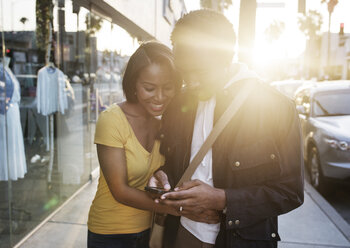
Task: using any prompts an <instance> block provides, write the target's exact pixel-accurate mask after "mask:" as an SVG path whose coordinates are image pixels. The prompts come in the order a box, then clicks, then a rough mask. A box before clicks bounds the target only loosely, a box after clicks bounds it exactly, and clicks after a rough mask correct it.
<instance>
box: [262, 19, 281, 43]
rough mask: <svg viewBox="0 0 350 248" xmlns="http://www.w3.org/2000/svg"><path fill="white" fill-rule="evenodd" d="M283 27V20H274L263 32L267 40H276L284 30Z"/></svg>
mask: <svg viewBox="0 0 350 248" xmlns="http://www.w3.org/2000/svg"><path fill="white" fill-rule="evenodd" d="M284 28H285V24H284V22H281V21H276V20H274V21H273V22H272V23H271V24H270V26H268V28H266V30H265V32H264V33H265V36H266V38H267V40H268V41H269V42H273V41H276V40H278V39H279V38H280V37H281V35H282V33H283V32H284Z"/></svg>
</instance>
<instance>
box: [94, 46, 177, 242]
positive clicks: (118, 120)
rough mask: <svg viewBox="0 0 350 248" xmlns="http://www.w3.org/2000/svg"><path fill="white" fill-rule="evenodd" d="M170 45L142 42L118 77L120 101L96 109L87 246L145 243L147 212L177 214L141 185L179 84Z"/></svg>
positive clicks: (154, 164)
mask: <svg viewBox="0 0 350 248" xmlns="http://www.w3.org/2000/svg"><path fill="white" fill-rule="evenodd" d="M180 85H181V80H180V77H179V76H178V74H177V72H176V70H175V66H174V62H173V55H172V52H171V50H170V49H169V48H168V47H166V46H165V45H162V44H160V43H158V42H154V41H152V42H147V43H144V44H142V45H141V46H140V47H139V48H138V49H137V50H136V52H135V53H134V54H133V55H132V56H131V58H130V60H129V62H128V65H127V67H126V70H125V73H124V78H123V91H124V94H125V96H126V101H125V102H122V103H120V104H119V105H116V104H114V105H112V106H111V107H109V108H108V109H107V110H106V111H104V112H102V113H101V115H100V117H99V119H98V122H97V125H96V133H95V144H97V153H98V158H99V162H100V168H101V172H102V173H100V175H101V176H100V179H99V184H98V188H97V192H96V196H95V199H94V201H93V203H92V205H91V208H90V212H89V220H88V229H89V232H88V247H107V246H108V247H109V244H112V243H113V247H116V246H118V247H119V246H120V247H148V240H149V228H150V224H151V212H150V211H157V212H161V213H169V214H173V215H177V211H176V210H175V209H173V208H172V207H167V206H162V205H160V204H156V203H154V201H153V200H152V198H151V197H150V196H149V195H148V193H146V192H144V188H145V186H146V185H147V182H148V180H149V178H150V177H151V175H152V174H153V173H154V172H155V171H156V170H157V169H158V168H159V167H160V166H161V165H162V164H163V162H164V159H163V157H162V156H161V155H160V153H159V146H160V142H159V140H157V139H156V136H157V132H158V129H159V120H158V119H157V118H156V117H157V116H159V115H162V114H163V112H164V111H165V109H166V107H167V105H168V104H169V102H170V101H171V99H172V98H173V97H174V95H175V94H176V91H177V90H178V89H179V88H180Z"/></svg>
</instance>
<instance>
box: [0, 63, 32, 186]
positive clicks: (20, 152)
mask: <svg viewBox="0 0 350 248" xmlns="http://www.w3.org/2000/svg"><path fill="white" fill-rule="evenodd" d="M10 61H11V59H10V58H9V57H5V58H4V60H3V61H1V64H0V66H1V67H3V65H5V68H4V69H5V71H6V72H7V74H8V75H9V77H10V80H11V81H12V83H13V86H14V90H13V95H12V98H11V100H10V104H9V108H8V110H7V112H6V114H5V115H0V154H1V155H0V181H1V180H2V181H3V180H8V179H10V180H17V179H18V178H23V177H24V175H25V174H26V172H27V164H26V158H25V152H24V142H23V133H22V127H21V121H20V112H19V102H20V99H21V96H20V84H19V82H18V80H17V79H16V77H15V76H14V75H13V73H12V71H11V69H10V68H9V67H8V66H9V64H10ZM5 127H6V128H5Z"/></svg>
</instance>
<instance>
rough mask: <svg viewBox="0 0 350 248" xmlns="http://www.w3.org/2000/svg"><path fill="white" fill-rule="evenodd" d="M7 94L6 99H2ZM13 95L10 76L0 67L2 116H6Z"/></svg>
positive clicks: (0, 109)
mask: <svg viewBox="0 0 350 248" xmlns="http://www.w3.org/2000/svg"><path fill="white" fill-rule="evenodd" d="M4 94H5V97H2V96H3V95H4ZM12 95H13V83H12V80H11V78H10V75H9V74H8V72H7V71H6V70H4V67H3V65H1V66H0V114H2V115H3V114H5V113H6V112H7V109H8V108H9V104H10V101H11V98H12Z"/></svg>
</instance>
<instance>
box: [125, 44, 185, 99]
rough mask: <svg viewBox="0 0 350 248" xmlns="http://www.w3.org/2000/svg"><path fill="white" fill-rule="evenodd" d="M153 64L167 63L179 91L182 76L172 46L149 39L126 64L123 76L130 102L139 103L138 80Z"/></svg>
mask: <svg viewBox="0 0 350 248" xmlns="http://www.w3.org/2000/svg"><path fill="white" fill-rule="evenodd" d="M151 64H159V65H165V66H167V67H168V68H169V70H170V72H171V77H173V82H174V84H175V89H176V91H178V90H179V89H180V87H181V82H182V80H181V78H180V76H179V73H178V72H177V70H176V68H175V64H174V56H173V53H172V51H171V50H170V48H168V47H167V46H165V45H163V44H161V43H159V42H157V41H148V42H144V43H142V44H141V45H140V47H139V48H138V49H137V50H136V51H135V52H134V54H133V55H131V57H130V59H129V62H128V64H127V66H126V69H125V72H124V76H123V83H122V84H123V91H124V94H125V97H126V100H127V101H128V102H132V103H137V101H138V100H137V97H136V95H135V92H136V82H137V79H138V77H139V76H140V73H141V71H142V70H143V69H144V68H146V67H147V66H149V65H151Z"/></svg>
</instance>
